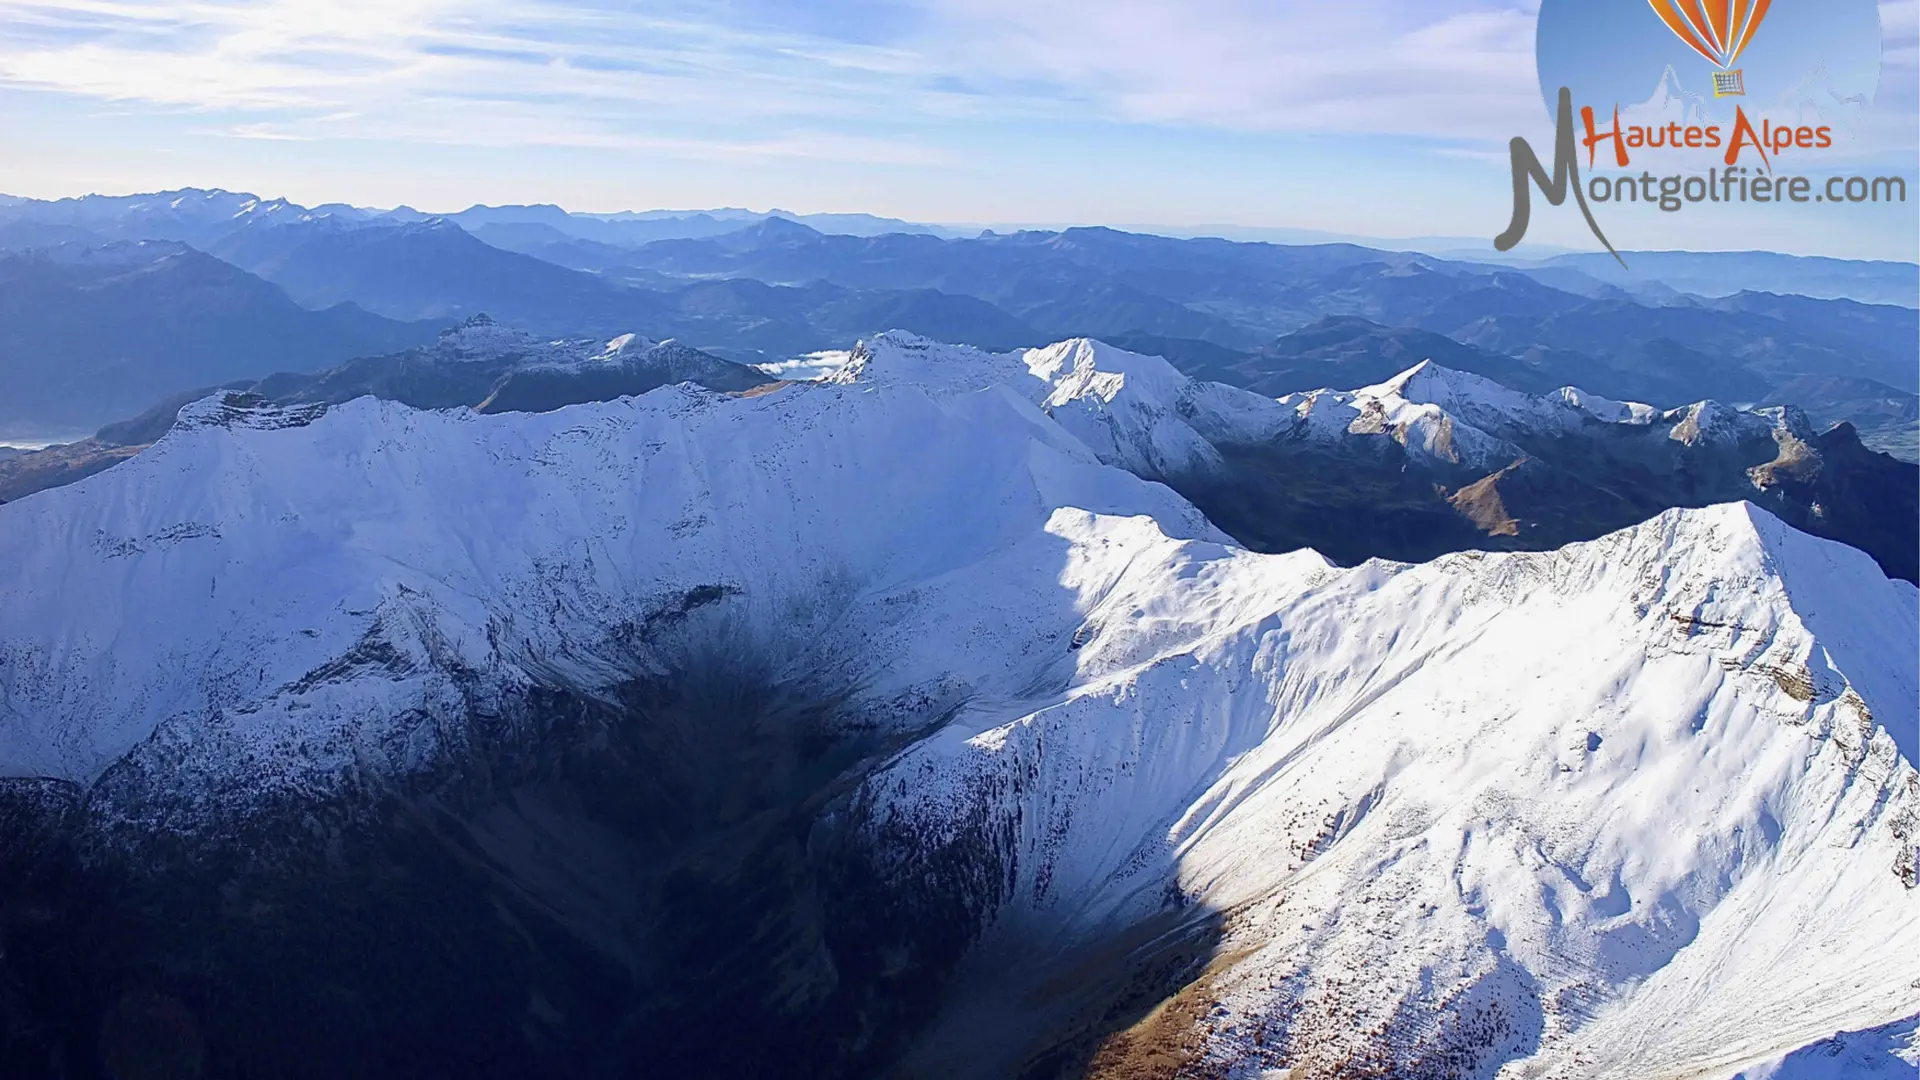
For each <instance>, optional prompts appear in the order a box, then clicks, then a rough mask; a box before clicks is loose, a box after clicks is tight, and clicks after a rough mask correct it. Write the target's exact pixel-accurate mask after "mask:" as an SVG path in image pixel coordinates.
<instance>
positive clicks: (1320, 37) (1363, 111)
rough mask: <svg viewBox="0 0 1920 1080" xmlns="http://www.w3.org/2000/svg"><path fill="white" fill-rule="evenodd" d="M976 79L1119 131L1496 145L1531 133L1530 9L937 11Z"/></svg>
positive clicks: (1090, 1) (1005, 7)
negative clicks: (1025, 89) (1082, 112)
mask: <svg viewBox="0 0 1920 1080" xmlns="http://www.w3.org/2000/svg"><path fill="white" fill-rule="evenodd" d="M935 3H936V6H937V10H938V11H939V14H940V16H941V19H942V22H943V34H944V36H945V37H947V38H948V39H949V40H952V41H954V42H955V43H956V45H955V48H956V49H958V50H961V51H962V55H965V56H966V57H967V59H968V62H969V65H970V66H973V67H976V68H977V69H979V70H986V71H998V72H1001V73H1005V74H1011V75H1021V76H1029V77H1031V76H1034V75H1038V74H1047V73H1051V75H1052V77H1053V78H1054V79H1055V80H1056V81H1057V83H1058V84H1059V86H1060V87H1061V88H1062V89H1063V90H1065V91H1068V92H1071V93H1073V94H1074V95H1076V96H1077V97H1079V98H1080V99H1082V100H1083V101H1085V102H1086V103H1087V104H1088V105H1089V106H1091V107H1094V108H1097V109H1101V110H1104V111H1106V112H1108V113H1110V114H1112V115H1115V116H1117V117H1119V118H1124V119H1133V120H1143V121H1152V122H1177V123H1187V124H1205V125H1216V126H1227V127H1240V128H1255V129H1262V130H1289V131H1323V132H1353V133H1372V134H1409V135H1437V136H1449V137H1453V136H1468V137H1489V138H1505V137H1509V136H1511V134H1512V133H1513V131H1514V130H1515V127H1514V125H1515V123H1516V121H1518V122H1523V123H1531V122H1533V121H1535V119H1536V113H1537V108H1536V106H1535V101H1536V90H1535V84H1536V80H1535V76H1534V67H1533V21H1534V20H1533V15H1532V12H1531V7H1532V6H1533V5H1529V4H1523V3H1517V2H1516V3H1497V2H1495V3H1481V4H1472V3H1467V4H1462V3H1457V2H1456V3H1447V2H1440V3H1410V2H1388V0H1348V2H1343V3H1325V2H1317V0H1189V2H1187V3H1183V4H1165V3H1157V2H1153V0H1099V2H1095V0H1056V2H1052V3H1046V4H1034V3H1030V2H1027V0H935Z"/></svg>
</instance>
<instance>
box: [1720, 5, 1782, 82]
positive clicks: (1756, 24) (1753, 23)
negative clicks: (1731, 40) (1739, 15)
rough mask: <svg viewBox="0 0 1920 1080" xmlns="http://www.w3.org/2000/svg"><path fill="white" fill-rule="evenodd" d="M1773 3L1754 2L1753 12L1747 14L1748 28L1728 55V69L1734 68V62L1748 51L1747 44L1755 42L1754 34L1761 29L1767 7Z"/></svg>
mask: <svg viewBox="0 0 1920 1080" xmlns="http://www.w3.org/2000/svg"><path fill="white" fill-rule="evenodd" d="M1771 3H1773V0H1752V4H1751V7H1752V9H1753V10H1751V11H1749V12H1747V25H1746V28H1745V29H1744V30H1742V31H1741V32H1740V40H1739V41H1738V42H1737V43H1735V44H1734V46H1733V51H1732V52H1731V53H1728V54H1727V66H1728V67H1732V66H1733V62H1734V61H1735V60H1738V59H1739V58H1740V54H1741V53H1743V52H1745V51H1746V49H1747V42H1749V41H1752V40H1753V32H1754V31H1755V30H1757V29H1759V28H1760V20H1761V19H1764V18H1766V17H1767V6H1768V5H1769V4H1771Z"/></svg>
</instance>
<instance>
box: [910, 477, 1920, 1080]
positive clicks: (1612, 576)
mask: <svg viewBox="0 0 1920 1080" xmlns="http://www.w3.org/2000/svg"><path fill="white" fill-rule="evenodd" d="M1080 527H1082V528H1085V529H1086V530H1087V534H1086V535H1087V536H1088V542H1087V543H1085V544H1083V546H1091V544H1090V542H1091V540H1092V537H1094V536H1096V535H1098V536H1102V538H1103V539H1109V541H1110V543H1109V547H1111V546H1112V545H1113V544H1114V543H1117V542H1118V536H1110V535H1109V534H1112V533H1118V534H1121V535H1126V534H1129V533H1132V534H1135V535H1133V536H1132V537H1131V539H1132V545H1130V548H1129V550H1128V551H1127V554H1126V564H1125V572H1124V573H1116V572H1115V569H1114V568H1112V567H1110V566H1109V567H1105V568H1102V567H1099V566H1097V565H1094V564H1091V562H1090V564H1089V565H1088V566H1087V567H1086V568H1085V569H1083V570H1081V574H1082V575H1084V578H1085V581H1086V584H1085V585H1083V588H1086V589H1087V590H1088V591H1090V592H1092V593H1094V594H1095V595H1098V596H1099V597H1100V607H1099V608H1098V609H1097V610H1096V612H1095V621H1096V622H1098V623H1099V625H1100V626H1101V631H1100V633H1098V634H1097V635H1096V636H1094V637H1093V638H1092V639H1091V640H1090V641H1089V642H1088V644H1087V645H1086V647H1085V648H1084V649H1082V650H1081V652H1080V654H1079V656H1080V660H1079V677H1078V678H1077V679H1076V688H1075V691H1074V692H1073V693H1072V694H1070V695H1069V697H1068V698H1067V699H1066V700H1065V701H1063V702H1061V703H1059V704H1058V705H1054V706H1051V707H1049V708H1047V709H1044V710H1040V711H1038V712H1034V713H1030V714H1026V715H1021V716H1018V717H991V716H989V717H974V718H969V717H962V718H961V720H960V721H958V722H956V724H955V725H953V726H952V727H951V728H949V729H948V730H947V731H946V732H943V733H942V735H941V736H939V737H937V738H936V739H933V740H929V741H928V742H927V743H925V744H923V745H922V746H921V747H919V748H918V749H917V750H916V751H915V753H914V754H913V755H912V756H910V757H909V758H908V759H907V760H905V761H903V762H901V763H900V764H899V765H898V766H896V768H895V769H894V771H893V772H892V773H890V774H888V775H883V776H881V777H878V778H876V779H875V780H874V781H873V787H874V789H875V790H876V791H877V792H884V791H886V790H888V789H889V786H890V785H891V788H892V790H897V791H903V792H906V793H907V794H906V795H905V796H904V797H882V798H881V802H882V804H883V805H884V806H885V809H886V815H885V816H883V817H882V819H881V820H882V821H883V822H885V823H886V825H887V827H888V828H890V829H892V830H894V831H900V832H908V833H917V834H923V835H924V834H927V833H929V832H931V833H933V834H935V835H941V833H940V831H939V830H940V829H941V827H942V826H941V824H940V823H943V822H944V823H952V822H982V821H984V822H985V824H982V825H976V826H974V827H975V828H977V829H979V830H980V831H981V832H982V833H984V834H987V835H993V834H996V833H998V832H1002V831H1004V832H1005V833H1007V834H1009V835H1011V836H1012V837H1013V840H1012V841H1011V843H1010V845H1009V848H1010V850H1009V851H1007V852H1006V853H1005V854H1006V858H1007V861H1008V862H1009V863H1010V864H1012V865H1015V866H1017V867H1018V872H1017V877H1016V880H1014V881H1013V882H1012V884H1011V885H1010V887H1009V889H1008V895H1009V897H1010V901H1009V907H1008V910H1007V911H1006V912H1005V913H1004V914H1003V916H1002V918H1003V920H1004V922H1003V925H1007V926H1018V927H1020V928H1021V929H1022V930H1023V931H1025V930H1027V927H1026V926H1025V925H1023V924H1025V923H1027V922H1028V921H1030V920H1042V921H1043V922H1045V923H1046V924H1047V925H1050V926H1053V927H1055V928H1056V931H1057V933H1059V934H1060V935H1061V940H1063V941H1072V940H1074V938H1073V935H1075V934H1086V933H1089V932H1095V933H1097V931H1098V930H1099V929H1100V928H1102V927H1107V928H1111V927H1112V926H1113V925H1115V924H1121V925H1124V924H1126V923H1129V922H1132V921H1137V920H1138V919H1141V918H1144V917H1146V916H1147V915H1148V914H1150V913H1151V912H1153V911H1155V910H1156V909H1157V908H1158V907H1159V906H1160V905H1161V904H1162V903H1164V898H1163V895H1162V883H1161V882H1160V881H1159V880H1157V879H1156V878H1155V877H1154V876H1153V875H1152V874H1151V873H1143V872H1142V870H1143V869H1146V868H1152V867H1156V866H1162V865H1171V866H1173V867H1175V868H1176V869H1175V875H1176V877H1177V880H1178V882H1179V887H1180V890H1181V892H1182V894H1183V895H1184V896H1185V897H1186V898H1187V901H1188V902H1189V903H1192V904H1195V905H1198V906H1199V908H1200V909H1201V910H1206V911H1215V912H1224V913H1226V914H1227V915H1228V918H1229V927H1230V929H1229V931H1228V934H1227V937H1226V940H1225V941H1224V942H1223V943H1222V944H1221V945H1220V946H1219V948H1218V949H1217V950H1216V951H1217V953H1218V954H1221V955H1224V956H1227V957H1230V958H1235V959H1232V960H1230V961H1229V962H1227V963H1225V964H1223V965H1221V966H1220V967H1219V969H1218V970H1216V971H1215V972H1213V973H1212V977H1211V980H1210V985H1211V992H1212V993H1213V994H1214V995H1215V998H1214V1000H1215V1001H1216V1002H1217V1005H1216V1006H1215V1007H1214V1008H1213V1009H1212V1010H1211V1011H1210V1013H1209V1019H1208V1021H1207V1032H1208V1036H1207V1039H1206V1044H1207V1046H1208V1049H1209V1053H1210V1055H1212V1056H1213V1057H1215V1058H1216V1059H1217V1060H1219V1061H1221V1062H1223V1063H1229V1062H1237V1063H1246V1062H1248V1061H1259V1062H1265V1063H1266V1064H1268V1065H1272V1066H1274V1067H1278V1066H1279V1065H1282V1064H1287V1065H1291V1066H1293V1067H1295V1068H1296V1069H1302V1070H1304V1071H1302V1072H1296V1073H1293V1074H1288V1075H1295V1076H1300V1075H1304V1076H1318V1075H1322V1074H1323V1071H1324V1074H1325V1075H1334V1074H1335V1073H1334V1071H1333V1070H1334V1069H1335V1067H1336V1066H1337V1065H1338V1063H1340V1062H1343V1061H1349V1060H1377V1061H1378V1062H1379V1064H1380V1067H1382V1068H1385V1069H1387V1070H1388V1071H1389V1073H1390V1074H1391V1075H1429V1074H1432V1075H1443V1074H1446V1073H1445V1070H1444V1069H1443V1068H1442V1065H1443V1064H1444V1063H1446V1062H1449V1061H1451V1062H1454V1063H1455V1064H1456V1065H1457V1064H1459V1063H1461V1062H1467V1063H1471V1064H1472V1066H1473V1067H1469V1068H1465V1069H1463V1070H1462V1071H1461V1072H1460V1073H1459V1075H1471V1076H1490V1075H1493V1074H1494V1072H1495V1071H1496V1067H1498V1066H1500V1065H1501V1064H1502V1063H1507V1064H1506V1068H1505V1069H1504V1070H1503V1071H1500V1075H1502V1076H1513V1077H1522V1076H1624V1075H1633V1076H1647V1077H1663V1076H1673V1077H1680V1076H1693V1075H1706V1076H1713V1075H1722V1076H1724V1075H1728V1074H1729V1073H1731V1072H1732V1071H1733V1070H1734V1069H1736V1068H1738V1067H1740V1066H1741V1065H1743V1064H1745V1063H1747V1062H1750V1061H1756V1060H1760V1059H1763V1058H1765V1057H1767V1056H1769V1055H1776V1056H1777V1055H1780V1054H1782V1053H1785V1052H1789V1051H1791V1050H1793V1049H1795V1048H1797V1047H1800V1046H1803V1045H1805V1044H1808V1043H1811V1042H1814V1041H1817V1040H1820V1039H1824V1038H1826V1037H1827V1036H1830V1035H1832V1034H1833V1033H1834V1032H1836V1031H1846V1030H1854V1029H1858V1028H1861V1027H1867V1026H1872V1025H1876V1024H1881V1023H1885V1022H1888V1021H1891V1020H1895V1019H1898V1018H1900V1017H1903V1016H1910V1015H1912V1014H1914V1013H1915V1012H1917V1011H1920V987H1916V986H1915V985H1914V984H1913V982H1912V971H1911V964H1910V957H1911V956H1912V955H1913V951H1914V949H1916V948H1920V912H1917V911H1916V908H1915V904H1914V899H1913V893H1912V891H1911V885H1910V884H1909V883H1910V882H1911V880H1912V867H1913V857H1914V849H1913V837H1914V835H1915V826H1916V814H1920V802H1916V790H1915V786H1916V780H1915V773H1914V771H1913V768H1912V766H1911V764H1910V761H1911V754H1912V751H1913V747H1912V746H1911V745H1908V746H1906V747H1904V748H1902V747H1899V746H1897V745H1896V741H1895V738H1894V736H1893V734H1892V732H1899V733H1901V735H1902V737H1903V738H1910V734H1911V732H1912V731H1913V729H1914V721H1915V716H1914V704H1913V703H1914V700H1915V681H1914V670H1913V665H1912V663H1911V662H1910V661H1908V660H1906V659H1905V657H1906V656H1907V655H1908V654H1909V653H1911V652H1913V651H1914V646H1915V595H1914V591H1913V589H1912V588H1911V587H1910V586H1906V585H1905V584H1890V583H1888V582H1887V581H1886V580H1885V579H1884V578H1883V577H1881V576H1880V574H1879V571H1878V570H1877V568H1875V567H1874V566H1873V564H1872V562H1871V560H1869V559H1867V558H1866V557H1865V556H1863V555H1860V554H1859V553H1857V552H1853V551H1851V550H1848V549H1845V548H1841V547H1838V546H1837V545H1831V544H1826V543H1822V542H1819V541H1815V540H1812V539H1810V538H1807V537H1804V536H1801V535H1799V534H1796V533H1792V532H1791V531H1790V530H1787V529H1785V528H1784V527H1782V526H1781V525H1779V523H1778V522H1776V521H1774V520H1773V519H1771V518H1768V517H1766V516H1765V515H1763V514H1759V513H1758V512H1757V511H1753V510H1751V509H1750V508H1747V507H1743V506H1725V507H1716V508H1713V509H1710V510H1704V511H1691V512H1676V513H1670V514H1668V515H1664V516H1663V517H1662V518H1660V519H1658V520H1656V521H1653V522H1649V523H1648V524H1647V525H1645V526H1642V527H1639V528H1637V529H1633V530H1630V531H1628V532H1626V533H1622V534H1617V535H1615V536H1610V537H1607V538H1605V539H1603V540H1600V541H1597V542H1594V543H1591V544H1582V545H1575V546H1574V547H1572V548H1569V549H1567V550H1565V551H1563V552H1559V553H1551V554H1539V555H1535V554H1502V555H1490V556H1450V557H1447V558H1444V559H1441V560H1438V561H1437V562H1435V563H1432V564H1428V565H1424V566H1418V567H1400V566H1393V565H1379V564H1374V565H1369V566H1366V567H1361V568H1357V569H1355V570H1352V571H1344V572H1337V573H1329V572H1327V571H1325V570H1323V569H1321V568H1318V567H1314V566H1311V565H1308V564H1305V563H1302V562H1300V561H1298V559H1297V558H1296V557H1281V558H1277V559H1276V558H1269V557H1260V556H1250V555H1245V554H1240V553H1231V552H1229V553H1216V552H1211V551H1204V550H1198V549H1196V547H1195V546H1194V545H1191V544H1181V543H1177V542H1174V541H1170V540H1164V539H1160V538H1153V537H1140V536H1138V535H1137V530H1135V529H1133V528H1131V527H1124V528H1116V527H1114V526H1107V525H1104V524H1102V523H1100V522H1097V521H1092V520H1088V521H1085V522H1083V523H1080ZM1103 570H1104V572H1102V571H1103ZM1177 595H1184V596H1186V597H1187V600H1186V602H1185V604H1183V605H1179V606H1173V605H1169V603H1168V597H1170V596H1177ZM1842 597H1845V598H1847V599H1844V600H1842V599H1841V598H1842ZM1182 607H1184V608H1185V610H1181V608H1182ZM1103 615H1104V616H1105V618H1101V616H1103ZM1870 714H1871V715H1872V716H1873V717H1875V718H1876V719H1875V720H1870V719H1868V717H1869V715H1870ZM1876 720H1877V721H1878V722H1876ZM1882 724H1884V725H1885V726H1881V725H1882ZM895 776H898V777H901V778H904V779H905V780H906V781H907V782H906V783H904V784H896V783H895V781H894V777H895ZM947 829H948V834H951V831H952V826H950V825H949V826H948V827H947ZM955 839H956V842H957V841H958V840H959V839H960V838H959V837H955ZM1023 936H1024V935H1023ZM1083 940H1084V939H1083ZM991 947H992V946H991V944H990V943H989V944H988V945H987V946H986V948H987V949H988V950H991ZM1783 972H1792V975H1791V976H1790V977H1783V976H1782V974H1781V973H1783ZM1256 1033H1257V1034H1256ZM1383 1033H1384V1037H1383Z"/></svg>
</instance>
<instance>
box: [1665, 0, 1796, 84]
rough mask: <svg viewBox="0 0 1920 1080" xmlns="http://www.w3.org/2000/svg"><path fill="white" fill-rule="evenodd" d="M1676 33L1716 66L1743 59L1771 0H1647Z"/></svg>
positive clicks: (1732, 63)
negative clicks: (1742, 55)
mask: <svg viewBox="0 0 1920 1080" xmlns="http://www.w3.org/2000/svg"><path fill="white" fill-rule="evenodd" d="M1647 2H1648V3H1649V4H1651V5H1653V12H1654V14H1656V15H1658V16H1660V21H1661V22H1663V23H1666V24H1667V29H1669V30H1671V31H1673V33H1674V36H1675V37H1678V38H1679V39H1680V40H1681V41H1684V42H1686V44H1687V47H1688V48H1690V49H1692V50H1693V51H1694V52H1697V53H1699V54H1700V55H1701V56H1704V57H1706V58H1707V60H1708V61H1710V62H1711V63H1713V64H1714V65H1715V66H1717V67H1721V68H1730V67H1732V66H1733V65H1734V62H1735V61H1736V60H1738V59H1739V58H1740V53H1741V52H1742V51H1743V50H1744V49H1746V47H1747V43H1748V42H1749V41H1752V40H1753V32H1754V31H1755V30H1758V29H1759V28H1760V20H1762V19H1764V18H1766V16H1767V6H1768V4H1769V3H1771V0H1647Z"/></svg>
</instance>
